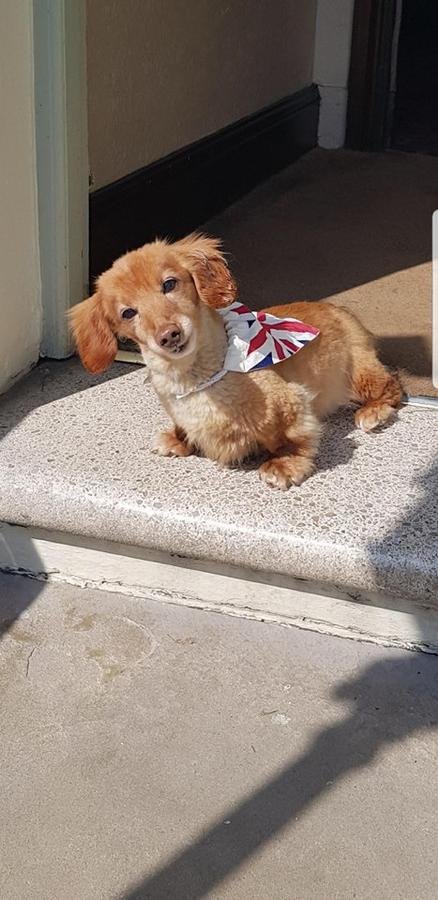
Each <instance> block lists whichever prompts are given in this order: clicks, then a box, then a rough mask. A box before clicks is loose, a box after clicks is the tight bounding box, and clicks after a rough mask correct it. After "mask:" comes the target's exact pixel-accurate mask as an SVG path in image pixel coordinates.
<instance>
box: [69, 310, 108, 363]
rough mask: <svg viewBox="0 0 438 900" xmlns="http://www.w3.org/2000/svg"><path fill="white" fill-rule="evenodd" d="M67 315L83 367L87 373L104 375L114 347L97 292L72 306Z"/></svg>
mask: <svg viewBox="0 0 438 900" xmlns="http://www.w3.org/2000/svg"><path fill="white" fill-rule="evenodd" d="M68 316H69V320H70V327H71V330H72V332H73V336H74V339H75V341H76V346H77V349H78V353H79V356H80V358H81V360H82V362H83V364H84V366H85V368H86V369H88V371H89V372H94V373H97V372H104V371H105V369H107V368H108V366H109V365H111V363H112V362H113V360H114V359H115V356H116V353H117V349H118V347H117V340H116V336H115V334H114V332H113V331H112V329H111V326H110V322H109V321H108V318H107V316H106V314H105V310H104V308H103V303H102V299H101V297H100V294H99V292H97V293H96V294H93V296H92V297H90V298H89V299H88V300H83V301H82V303H78V304H77V305H76V306H73V308H72V309H71V310H70V312H69V314H68Z"/></svg>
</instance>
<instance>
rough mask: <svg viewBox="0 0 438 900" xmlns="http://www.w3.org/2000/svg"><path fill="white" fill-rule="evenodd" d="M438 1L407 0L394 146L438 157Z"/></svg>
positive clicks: (400, 59)
mask: <svg viewBox="0 0 438 900" xmlns="http://www.w3.org/2000/svg"><path fill="white" fill-rule="evenodd" d="M437 35H438V4H437V2H436V0H404V2H403V6H402V15H401V23H400V37H399V41H398V53H397V73H396V94H395V105H394V117H393V122H392V132H391V146H392V147H395V148H397V149H399V150H405V151H408V152H414V153H430V154H432V155H433V156H438V52H437Z"/></svg>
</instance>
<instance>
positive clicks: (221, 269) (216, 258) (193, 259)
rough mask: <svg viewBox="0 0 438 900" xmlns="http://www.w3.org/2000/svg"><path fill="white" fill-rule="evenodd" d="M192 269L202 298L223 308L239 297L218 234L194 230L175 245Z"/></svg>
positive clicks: (208, 303) (187, 265) (210, 304)
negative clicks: (208, 235)
mask: <svg viewBox="0 0 438 900" xmlns="http://www.w3.org/2000/svg"><path fill="white" fill-rule="evenodd" d="M173 247H174V249H175V250H177V251H178V253H180V254H181V258H182V260H183V261H184V265H185V266H186V268H187V269H188V270H189V272H190V274H191V276H192V278H193V281H194V282H195V287H196V290H197V292H198V294H199V297H200V299H201V300H202V302H203V303H205V304H206V305H207V306H211V307H213V308H214V309H221V308H222V307H224V306H230V304H231V303H234V301H235V300H236V298H237V285H236V282H235V281H234V278H233V276H232V275H231V272H230V270H229V268H228V266H227V264H226V262H225V258H224V255H223V253H222V252H221V242H220V241H219V240H218V239H217V238H210V237H205V236H204V235H203V234H190V235H189V236H188V237H186V238H183V240H182V241H178V242H177V243H176V244H174V245H173Z"/></svg>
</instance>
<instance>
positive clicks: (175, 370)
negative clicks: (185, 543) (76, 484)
mask: <svg viewBox="0 0 438 900" xmlns="http://www.w3.org/2000/svg"><path fill="white" fill-rule="evenodd" d="M166 279H167V280H168V279H173V280H175V281H176V284H175V286H172V287H171V289H170V291H169V293H163V290H164V288H163V284H164V282H166ZM169 284H171V285H173V281H171V282H169V281H168V282H167V286H169ZM236 296H237V290H236V285H235V282H234V280H233V278H232V276H231V274H230V272H229V269H228V267H227V265H226V262H225V259H224V257H223V255H222V253H221V251H220V244H219V241H217V240H214V239H213V238H207V237H204V236H202V235H190V236H189V237H187V238H184V239H183V240H181V241H177V242H176V243H174V244H168V243H167V242H165V241H156V242H155V243H152V244H146V245H145V246H144V247H142V248H141V249H139V250H134V251H132V252H131V253H127V254H126V255H125V256H122V257H121V258H120V259H118V260H117V261H116V262H115V263H114V265H113V266H112V267H111V269H109V270H108V271H107V272H104V274H103V275H101V276H100V278H99V279H98V281H97V289H96V293H95V294H94V295H93V297H91V298H90V299H88V300H84V301H83V302H82V303H79V304H78V305H77V306H75V307H74V308H73V309H72V310H71V313H70V317H71V325H72V329H73V332H74V335H75V339H76V343H77V347H78V351H79V354H80V356H81V359H82V361H83V363H84V365H85V366H86V368H87V369H89V370H90V371H91V372H101V371H103V370H104V369H106V368H107V367H108V366H109V365H110V363H111V362H112V361H113V359H114V357H115V355H116V353H117V340H116V335H121V336H124V337H127V338H130V339H131V340H134V341H136V342H137V343H138V345H139V347H140V350H141V352H142V354H143V358H144V360H145V363H146V365H147V366H148V369H149V371H150V375H151V380H152V384H153V386H154V388H155V390H156V392H157V394H158V396H159V398H160V400H161V402H162V404H163V406H164V407H165V409H166V410H167V412H168V414H169V416H170V418H171V420H172V421H173V428H172V429H171V430H170V431H167V432H164V433H162V434H160V435H158V437H157V440H156V447H155V449H156V451H157V452H158V453H160V454H162V455H165V456H187V455H189V454H190V453H192V452H195V451H199V452H201V453H202V454H203V455H205V456H207V457H209V458H211V459H214V460H217V461H218V462H219V463H221V464H223V465H232V464H237V463H239V462H242V460H243V459H245V457H247V456H249V455H251V454H254V453H257V452H259V451H267V452H268V453H269V459H268V460H267V461H266V462H264V463H263V464H262V465H261V466H260V468H259V473H260V477H261V478H262V479H263V480H264V481H265V482H266V483H267V484H269V485H270V486H272V487H276V488H281V489H286V488H287V487H289V485H290V484H300V483H301V482H302V481H303V480H304V479H305V478H306V477H307V476H308V475H309V474H310V473H311V472H312V469H313V465H314V459H315V456H316V453H317V450H318V441H319V436H320V428H321V426H320V420H321V418H322V417H323V416H325V415H327V414H328V413H330V412H333V411H334V410H335V409H337V408H338V407H339V406H341V405H343V404H345V403H348V402H349V401H351V400H354V401H356V402H357V403H360V404H361V406H360V408H359V409H358V410H357V412H356V424H357V425H358V426H359V427H361V428H363V429H364V430H365V431H369V430H371V429H372V428H375V427H376V426H377V425H379V424H381V423H383V422H385V421H386V420H387V419H388V417H389V416H390V414H391V413H392V411H393V408H394V407H396V406H397V405H398V403H399V401H400V399H401V389H400V385H399V383H398V381H397V379H396V378H394V377H393V376H392V375H390V374H389V373H388V372H387V371H386V369H385V368H384V366H383V365H382V364H381V363H380V362H379V360H378V359H377V356H376V353H375V349H374V345H373V339H372V337H371V335H370V334H369V333H368V332H367V331H366V330H365V328H364V327H363V326H362V325H361V324H360V322H359V321H358V320H357V319H356V318H355V316H353V315H352V314H351V313H350V312H349V311H348V310H346V309H342V308H340V307H335V306H333V305H332V304H330V303H311V302H302V303H291V304H288V305H286V306H279V307H272V308H271V309H269V312H272V313H273V314H274V315H279V316H285V315H286V316H287V315H289V316H293V317H295V318H298V319H302V320H303V321H305V322H308V323H309V324H311V325H316V326H317V327H318V328H319V329H320V331H321V334H320V335H319V336H318V338H316V340H314V341H313V342H312V343H311V344H309V345H308V346H307V347H306V348H305V349H304V350H302V351H301V352H299V353H297V354H296V355H295V356H293V357H290V358H289V359H287V360H285V361H284V362H282V363H279V364H277V365H276V366H275V367H271V368H269V369H263V370H261V371H256V372H251V373H248V374H240V373H234V372H230V373H228V374H227V375H226V376H225V377H224V378H223V379H222V380H221V381H218V382H217V383H216V384H214V385H213V386H211V387H209V388H207V389H204V390H202V391H199V392H198V393H192V394H190V395H188V396H186V397H183V398H181V399H178V398H177V396H176V395H177V394H182V393H184V392H185V391H187V390H188V389H190V388H191V387H193V386H194V385H196V384H199V383H200V382H203V381H205V380H207V379H208V378H210V377H211V376H212V375H213V374H214V373H215V372H217V371H218V370H220V369H221V367H222V363H223V358H224V354H225V346H226V337H225V331H224V327H223V323H222V319H221V317H220V316H219V315H218V314H217V312H216V311H215V310H216V309H217V308H220V307H223V306H228V305H229V304H230V303H232V302H233V301H234V300H235V299H236ZM126 310H133V311H134V312H135V314H134V315H133V317H132V318H129V319H125V318H123V317H122V313H123V312H124V311H125V314H126ZM131 314H132V313H131Z"/></svg>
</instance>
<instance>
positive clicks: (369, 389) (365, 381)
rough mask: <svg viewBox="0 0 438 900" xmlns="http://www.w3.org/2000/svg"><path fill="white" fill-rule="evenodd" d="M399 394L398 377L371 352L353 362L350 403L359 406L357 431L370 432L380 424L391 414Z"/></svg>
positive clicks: (398, 400)
mask: <svg viewBox="0 0 438 900" xmlns="http://www.w3.org/2000/svg"><path fill="white" fill-rule="evenodd" d="M402 395H403V391H402V388H401V385H400V382H399V380H398V378H397V377H396V376H394V375H391V374H390V373H389V372H388V371H387V370H386V369H385V367H384V366H383V365H382V363H381V362H379V360H378V359H377V356H376V355H375V353H374V351H371V352H370V351H368V352H367V353H364V354H362V355H361V356H360V357H359V358H358V359H357V360H355V362H354V367H353V372H352V394H351V396H352V400H355V401H357V402H359V403H361V404H362V406H361V407H360V409H358V410H357V412H356V415H355V422H356V426H357V427H358V428H362V430H363V431H372V430H373V428H377V426H378V425H383V423H384V422H386V421H387V420H388V419H389V418H390V416H391V415H393V414H394V410H395V409H396V408H397V406H398V405H399V403H400V400H401V398H402Z"/></svg>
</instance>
